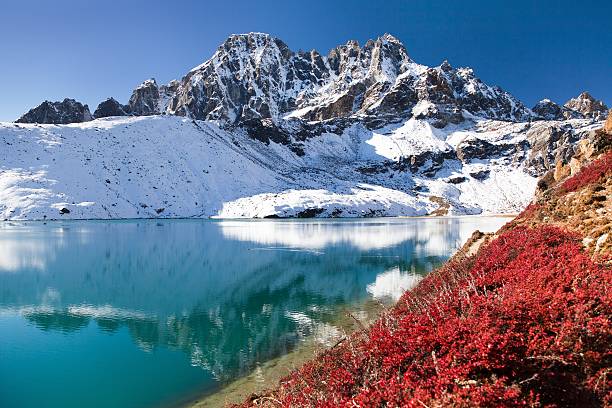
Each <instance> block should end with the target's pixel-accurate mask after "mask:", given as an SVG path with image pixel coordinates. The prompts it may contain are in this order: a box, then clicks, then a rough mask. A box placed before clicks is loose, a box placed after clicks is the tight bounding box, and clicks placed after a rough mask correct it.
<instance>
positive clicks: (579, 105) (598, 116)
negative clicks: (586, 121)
mask: <svg viewBox="0 0 612 408" xmlns="http://www.w3.org/2000/svg"><path fill="white" fill-rule="evenodd" d="M564 106H565V107H566V108H568V109H571V110H573V111H576V112H580V113H581V114H582V115H584V116H585V117H587V118H593V119H595V120H604V119H605V118H606V115H607V114H608V107H607V106H606V105H605V104H604V103H603V102H602V101H599V100H597V99H595V98H593V97H592V96H591V94H589V93H588V92H583V93H581V94H580V95H578V97H576V98H573V99H570V100H569V101H567V102H566V103H565V105H564Z"/></svg>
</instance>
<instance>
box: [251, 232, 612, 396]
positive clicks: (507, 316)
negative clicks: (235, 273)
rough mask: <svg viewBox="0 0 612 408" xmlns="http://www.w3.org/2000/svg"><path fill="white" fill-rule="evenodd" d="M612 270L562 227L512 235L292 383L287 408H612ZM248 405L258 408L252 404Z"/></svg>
mask: <svg viewBox="0 0 612 408" xmlns="http://www.w3.org/2000/svg"><path fill="white" fill-rule="evenodd" d="M611 282H612V271H611V270H610V268H609V267H608V266H605V265H601V264H597V263H595V262H594V261H593V260H592V259H591V258H590V257H588V256H587V255H586V254H585V253H583V251H582V249H581V246H580V244H579V243H578V242H577V239H576V237H575V236H573V235H571V234H569V233H567V232H564V231H562V230H560V229H558V228H555V227H549V226H546V227H539V228H537V229H528V228H525V227H517V228H515V229H513V230H510V231H506V232H504V233H503V234H502V235H501V236H500V237H499V238H498V239H496V240H495V241H493V242H491V243H490V244H489V245H487V246H486V247H485V248H483V250H482V251H481V252H480V254H479V256H478V257H477V259H476V260H475V261H465V260H464V261H462V262H454V263H453V262H451V263H448V264H447V265H446V266H444V267H443V268H441V269H439V270H437V271H436V272H433V273H431V274H430V275H429V276H428V277H427V278H425V279H424V280H423V281H422V282H421V284H420V285H418V286H417V287H416V288H415V289H414V290H412V291H409V292H406V293H405V294H404V296H403V297H402V298H401V299H400V301H399V302H398V304H397V305H396V307H395V308H394V309H392V310H391V311H390V313H388V314H386V315H384V316H383V317H382V318H380V319H379V320H378V321H377V322H376V323H375V324H374V325H373V326H372V327H371V328H370V329H369V330H368V331H367V332H358V333H356V334H354V335H353V336H352V337H351V338H350V339H348V340H347V341H345V342H343V343H341V344H340V345H339V346H337V347H335V348H333V349H331V350H329V351H327V352H325V353H324V354H322V355H321V356H319V358H318V359H317V360H313V361H311V362H309V363H308V364H306V365H305V366H303V367H302V368H301V369H300V370H298V371H296V372H294V373H293V374H291V375H290V376H289V377H287V378H286V379H284V380H283V381H282V382H281V385H280V388H279V389H278V390H276V391H275V392H273V393H272V394H270V397H269V398H267V399H266V400H267V401H277V402H278V403H279V404H280V405H283V406H321V407H338V406H355V404H356V406H361V407H371V406H375V407H378V406H389V407H396V406H407V407H423V406H533V405H543V406H601V405H603V404H612V396H611V394H610V390H611V389H612V380H611V371H612V369H611V367H612V353H611V351H610V344H612V327H611V323H610V316H611V311H612V297H611V295H610V283H611ZM245 404H247V405H248V404H249V402H247V403H245Z"/></svg>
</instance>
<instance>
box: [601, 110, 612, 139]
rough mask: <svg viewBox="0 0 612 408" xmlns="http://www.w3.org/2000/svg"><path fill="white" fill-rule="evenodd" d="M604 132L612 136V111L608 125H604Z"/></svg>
mask: <svg viewBox="0 0 612 408" xmlns="http://www.w3.org/2000/svg"><path fill="white" fill-rule="evenodd" d="M603 130H604V132H606V133H609V134H612V109H610V112H608V119H606V123H604V127H603Z"/></svg>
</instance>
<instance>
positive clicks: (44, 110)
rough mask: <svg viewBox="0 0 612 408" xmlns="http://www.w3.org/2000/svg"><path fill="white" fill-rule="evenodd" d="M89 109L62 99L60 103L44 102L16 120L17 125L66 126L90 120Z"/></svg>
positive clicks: (73, 101) (71, 100) (70, 100)
mask: <svg viewBox="0 0 612 408" xmlns="http://www.w3.org/2000/svg"><path fill="white" fill-rule="evenodd" d="M92 119H93V118H92V116H91V113H90V112H89V107H88V106H87V105H83V104H82V103H80V102H77V101H75V100H74V99H68V98H66V99H64V100H63V101H62V102H49V101H44V102H43V103H41V104H40V105H38V106H37V107H36V108H34V109H30V110H29V111H28V113H26V114H25V115H23V116H22V117H20V118H19V119H17V120H16V122H18V123H46V124H55V125H60V124H67V123H79V122H87V121H90V120H92Z"/></svg>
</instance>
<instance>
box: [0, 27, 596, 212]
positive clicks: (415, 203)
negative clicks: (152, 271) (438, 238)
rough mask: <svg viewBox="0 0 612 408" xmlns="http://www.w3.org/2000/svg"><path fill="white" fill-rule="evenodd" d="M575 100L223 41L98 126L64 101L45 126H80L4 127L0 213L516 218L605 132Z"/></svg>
mask: <svg viewBox="0 0 612 408" xmlns="http://www.w3.org/2000/svg"><path fill="white" fill-rule="evenodd" d="M589 97H590V95H589ZM579 99H580V102H574V103H571V104H570V103H569V102H568V104H566V106H564V107H560V106H558V105H556V104H554V102H551V101H543V102H541V103H539V104H538V105H536V107H534V109H533V110H530V109H528V108H526V107H525V106H524V105H523V104H522V103H521V102H520V101H518V100H517V99H516V98H514V97H513V96H512V95H510V94H508V93H507V92H505V91H503V90H502V89H500V88H498V87H493V86H489V85H487V84H485V83H483V82H482V81H480V80H479V79H478V78H477V77H476V76H475V74H474V73H473V71H472V70H471V69H469V68H453V67H451V66H450V64H449V63H448V62H444V63H442V64H441V65H440V66H438V67H433V68H431V67H427V66H424V65H420V64H417V63H416V62H414V61H413V60H412V59H411V58H410V57H409V55H408V52H407V51H406V49H405V47H404V46H403V45H402V44H401V43H400V42H399V41H398V40H397V39H396V38H394V37H393V36H391V35H388V34H387V35H384V36H382V37H380V38H378V39H376V40H371V41H368V42H367V43H366V44H365V45H364V46H363V47H360V46H359V45H358V44H357V43H356V42H354V41H349V42H348V43H347V44H345V45H342V46H339V47H336V48H334V49H333V50H331V51H330V52H329V53H328V55H326V56H323V55H321V54H319V53H318V52H317V51H310V52H302V51H300V52H293V51H291V50H290V49H289V48H288V47H287V45H286V44H284V43H283V42H282V41H281V40H279V39H276V38H273V37H271V36H269V35H267V34H261V33H250V34H242V35H232V36H230V37H229V38H228V39H227V40H226V41H225V42H224V43H223V44H222V45H221V46H220V47H219V48H218V49H217V51H216V52H215V53H214V55H213V56H212V58H210V59H209V60H207V61H205V62H204V63H202V64H201V65H199V66H197V67H195V68H194V69H192V70H191V71H190V72H189V73H187V75H185V76H184V77H183V78H182V79H181V80H180V81H171V82H170V83H169V84H167V85H162V86H158V84H157V83H156V81H155V80H154V79H150V80H147V81H145V82H143V83H142V84H141V85H140V86H138V87H137V88H136V89H135V90H134V92H133V94H132V97H131V98H130V100H129V102H128V103H127V104H126V105H122V104H121V103H120V102H118V101H116V100H115V99H113V98H110V99H108V100H106V101H104V102H102V103H101V104H100V106H98V108H97V109H96V110H95V112H94V117H95V118H96V119H95V120H93V121H91V117H86V116H85V115H83V114H81V113H79V112H81V110H80V109H81V108H79V107H78V106H76V105H75V106H76V107H75V106H73V105H74V104H70V106H68V105H66V104H64V105H65V106H64V105H61V106H60V105H57V106H55V105H54V106H55V108H54V109H55V112H57V115H56V116H58V117H60V118H62V120H61V122H52V121H49V120H46V121H42V122H43V123H66V119H65V118H71V120H69V121H71V122H77V123H73V124H69V125H53V124H47V125H41V124H6V123H5V124H0V144H1V145H0V146H2V147H0V159H1V162H0V214H1V215H2V216H3V218H14V219H33V218H35V219H39V218H58V217H64V218H123V217H158V216H161V217H208V216H218V217H276V216H280V217H283V216H299V217H306V216H374V215H423V214H429V213H436V214H441V213H447V212H448V213H459V214H478V213H482V212H484V213H499V212H516V211H519V210H520V209H521V208H522V207H523V206H525V205H526V204H527V203H528V202H529V201H530V199H531V196H532V194H533V190H534V187H535V180H536V178H537V177H538V176H539V175H541V174H542V173H543V172H546V171H548V170H551V169H552V166H553V163H554V162H555V159H558V158H565V157H570V156H571V154H572V152H573V146H574V144H575V143H576V142H577V141H578V140H580V139H581V138H584V137H587V136H588V134H589V132H590V131H591V130H593V129H595V128H597V127H600V126H601V123H599V122H598V120H599V119H600V117H599V116H598V115H595V114H592V112H593V111H599V110H601V109H604V107H605V106H604V105H603V103H600V102H598V101H595V100H593V101H590V99H589V98H586V97H584V98H583V97H582V95H581V97H580V98H579ZM587 99H589V101H590V102H589V101H587ZM572 101H573V100H572ZM570 102H571V101H570ZM79 105H80V104H79ZM587 105H588V106H587ZM41 106H42V105H41ZM82 106H83V105H81V107H82ZM39 108H40V107H39ZM39 108H36V109H39ZM73 108H74V109H73ZM77 108H79V109H77ZM85 108H86V105H85ZM36 109H35V110H36ZM45 109H47V108H45ZM62 109H63V110H62ZM39 110H40V109H39ZM31 112H32V111H31ZM87 113H89V111H88V110H87ZM39 116H41V115H38V116H36V115H31V114H30V113H28V114H27V115H24V117H22V118H21V119H20V122H25V123H32V122H34V123H36V122H41V121H40V120H38V118H39ZM122 116H124V117H122ZM45 117H46V118H48V117H49V115H47V116H45ZM544 119H545V120H544Z"/></svg>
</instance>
